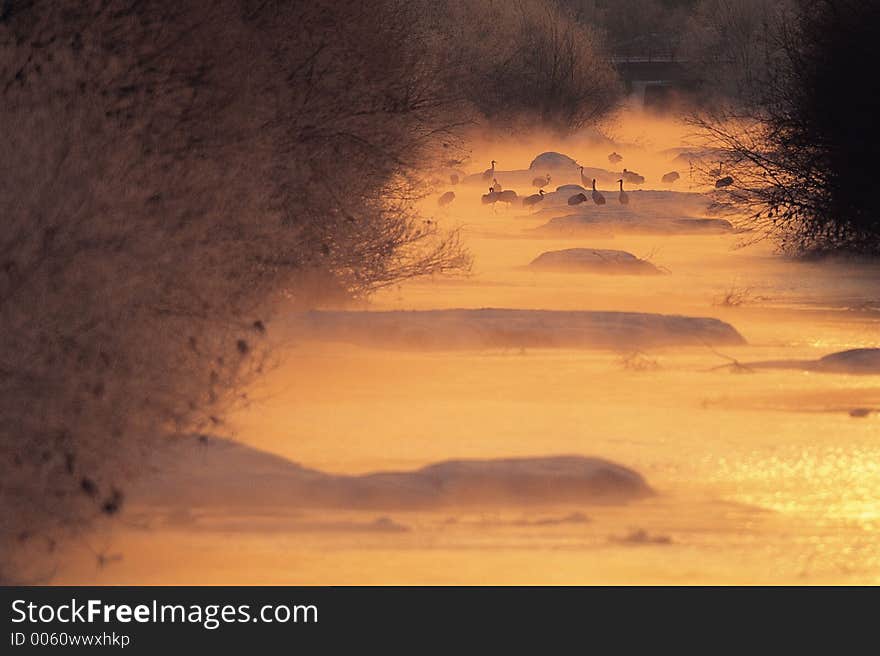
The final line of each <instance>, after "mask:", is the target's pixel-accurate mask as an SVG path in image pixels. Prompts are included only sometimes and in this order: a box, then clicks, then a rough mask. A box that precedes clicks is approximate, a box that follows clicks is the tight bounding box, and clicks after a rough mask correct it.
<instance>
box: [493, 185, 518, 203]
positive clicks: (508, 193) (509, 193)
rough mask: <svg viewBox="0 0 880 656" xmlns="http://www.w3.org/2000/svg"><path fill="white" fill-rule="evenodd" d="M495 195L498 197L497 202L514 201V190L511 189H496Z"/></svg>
mask: <svg viewBox="0 0 880 656" xmlns="http://www.w3.org/2000/svg"><path fill="white" fill-rule="evenodd" d="M495 195H496V196H497V197H498V198H497V200H498V202H499V203H507V204H508V205H509V204H510V203H515V202H516V198H517V196H516V192H515V191H514V190H513V189H505V190H504V191H496V192H495Z"/></svg>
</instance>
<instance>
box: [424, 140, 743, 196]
mask: <svg viewBox="0 0 880 656" xmlns="http://www.w3.org/2000/svg"><path fill="white" fill-rule="evenodd" d="M622 160H623V157H622V156H621V155H619V154H618V153H616V152H614V153H611V154H610V155H608V161H609V162H611V163H612V164H616V163H618V162H620V161H622ZM497 163H498V162H496V161H495V160H494V159H493V160H492V161H491V162H490V168H488V169H486V170H485V171H483V175H482V178H483V180H484V181H490V180H491V181H492V185H491V186H490V187H489V192H488V193H486V194H483V195H482V198H481V200H482V203H483V204H484V205H490V204H495V203H506V204H507V205H511V204H513V203H515V202H517V201H518V200H521V202H522V204H523V206H524V207H534V206H535V205H537V204H538V203H540V202H541V201H543V200H544V195H545V194H544V189H543V188H544V187H546V186H547V185H549V184H550V180H551V179H552V178H551V176H550V174H549V173H547V174H545V175H543V176H539V177H536V178H534V179H533V180H532V186H533V187H537V188H538V193H536V194H531V195H529V196H524V197H522V198H520V197H519V196H518V195H517V193H516V192H515V191H513V190H512V189H504V188H503V187H502V186H501V183H499V182H498V179H497V178H496V175H495V165H496V164H497ZM579 168H580V174H581V183H582V185H583V187H579V186H578V185H563V186H561V187H559V188H558V189H557V190H556V191H557V192H560V191H576V190H579V189H583V188H585V187H587V185H588V184H589V185H591V187H592V191H591V193H590V196H589V198H588V197H587V195H586V194H585V193H584V192H583V191H577V193H575V194H573V195H571V196H570V197H569V198H568V204H569V205H579V204H581V203H585V202H587V201H588V200H592V201H593V203H594V204H596V205H605V202H606V201H605V196H604V195H603V194H602V192H600V191H599V190H598V189H596V179H595V178H592V180H590V179H588V178H587V177H586V176H585V175H584V167H583V166H581V167H579ZM709 173H710V174H711V175H713V176H715V177H718V178H719V179H718V180H717V181H716V182H715V188H716V189H721V188H724V187H729V186H730V185H732V184H733V182H734V180H733V178H732V177H731V176H729V175H727V176H725V177H723V178H722V177H720V176H721V173H722V163H721V162H719V163H718V168H717V169H713V170H712V171H710V172H709ZM621 175H622V177H621V178H620V179H619V180H618V181H617V183H618V185H620V187H619V191H618V194H617V200H618V202H619V203H620V204H621V205H629V194H627V193H626V191H624V189H623V183H624V182H626V183H627V184H636V185H640V184H644V182H645V176H643V175H639V174H638V173H636V172H634V171H629V170H627V169H623V172H622V174H621ZM680 177H681V176H680V175H679V174H678V171H670V172H669V173H666V174H665V175H664V176H663V177H662V178H661V179H662V181H663V182H664V183H665V184H671V183H673V182H675V181H676V180H678V179H679V178H680ZM450 181H451V182H452V184H457V183H458V182H459V179H458V175H453V176H452V177H451V178H450ZM454 200H455V192H453V191H447V192H446V193H444V194H442V195H441V196H440V197H439V198H438V199H437V204H438V205H440V207H445V206H447V205H449V204H450V203H451V202H452V201H454Z"/></svg>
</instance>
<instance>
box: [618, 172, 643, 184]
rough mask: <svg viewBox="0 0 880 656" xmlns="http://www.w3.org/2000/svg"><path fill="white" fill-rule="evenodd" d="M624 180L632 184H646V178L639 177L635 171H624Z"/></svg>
mask: <svg viewBox="0 0 880 656" xmlns="http://www.w3.org/2000/svg"><path fill="white" fill-rule="evenodd" d="M623 179H624V180H626V181H627V182H628V183H630V184H644V183H645V176H643V175H639V174H638V173H636V172H635V171H627V170H626V169H623Z"/></svg>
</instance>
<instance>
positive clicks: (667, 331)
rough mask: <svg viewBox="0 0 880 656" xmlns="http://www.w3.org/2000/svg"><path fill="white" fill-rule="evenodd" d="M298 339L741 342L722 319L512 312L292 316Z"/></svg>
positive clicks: (472, 345)
mask: <svg viewBox="0 0 880 656" xmlns="http://www.w3.org/2000/svg"><path fill="white" fill-rule="evenodd" d="M289 326H290V330H291V331H292V334H293V335H294V336H295V337H298V338H302V339H311V340H317V341H331V342H347V343H350V344H357V345H360V346H370V347H379V348H412V349H481V348H524V347H530V348H599V349H621V348H625V349H629V350H632V349H633V348H637V347H639V348H645V347H654V346H681V345H705V344H715V345H725V344H743V343H745V340H743V338H742V336H740V334H739V333H738V332H737V331H736V330H735V329H734V328H733V327H732V326H730V325H729V324H727V323H724V322H723V321H719V320H718V319H712V318H704V317H685V316H678V315H662V314H649V313H642V312H592V311H557V310H514V309H495V308H484V309H476V310H471V309H453V310H423V311H387V312H346V311H335V312H330V311H326V312H325V311H314V312H303V313H296V314H294V315H292V316H290V318H289Z"/></svg>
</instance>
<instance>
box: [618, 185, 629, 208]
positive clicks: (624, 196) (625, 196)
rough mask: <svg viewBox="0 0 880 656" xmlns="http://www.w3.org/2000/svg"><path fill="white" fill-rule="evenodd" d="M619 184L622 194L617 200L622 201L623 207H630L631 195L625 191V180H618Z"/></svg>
mask: <svg viewBox="0 0 880 656" xmlns="http://www.w3.org/2000/svg"><path fill="white" fill-rule="evenodd" d="M617 182H619V183H620V194H619V195H618V196H617V200H619V201H620V204H621V205H629V194H627V193H626V192H625V191H624V190H623V180H618V181H617Z"/></svg>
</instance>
